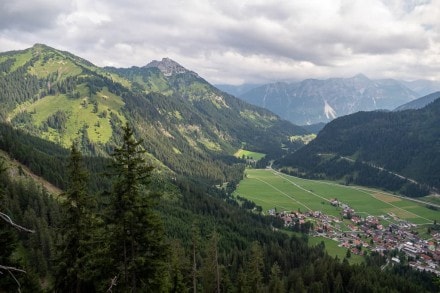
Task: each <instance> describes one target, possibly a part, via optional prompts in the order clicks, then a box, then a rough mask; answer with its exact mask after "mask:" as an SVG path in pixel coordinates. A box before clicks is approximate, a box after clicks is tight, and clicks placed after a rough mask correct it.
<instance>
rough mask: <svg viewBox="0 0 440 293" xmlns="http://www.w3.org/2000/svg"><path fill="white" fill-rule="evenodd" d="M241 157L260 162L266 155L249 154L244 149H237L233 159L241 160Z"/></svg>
mask: <svg viewBox="0 0 440 293" xmlns="http://www.w3.org/2000/svg"><path fill="white" fill-rule="evenodd" d="M243 156H245V157H246V158H247V157H249V158H250V159H254V160H257V161H258V160H261V159H262V158H264V157H265V156H266V154H262V153H257V152H251V151H247V150H244V149H239V150H238V151H236V152H235V154H234V157H237V158H242V157H243Z"/></svg>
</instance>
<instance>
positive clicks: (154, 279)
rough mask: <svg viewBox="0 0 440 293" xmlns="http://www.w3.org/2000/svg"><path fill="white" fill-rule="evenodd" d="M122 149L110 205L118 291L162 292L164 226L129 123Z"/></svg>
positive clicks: (116, 162) (117, 156)
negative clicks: (155, 209)
mask: <svg viewBox="0 0 440 293" xmlns="http://www.w3.org/2000/svg"><path fill="white" fill-rule="evenodd" d="M122 130H123V140H122V146H120V147H119V148H116V149H115V151H114V153H113V154H112V157H113V164H112V170H113V173H112V175H113V177H114V181H113V190H112V196H111V203H110V214H109V223H108V224H109V228H110V239H111V241H110V251H111V257H112V258H113V262H114V264H113V266H114V270H115V271H116V272H115V275H117V276H118V283H117V286H116V287H117V288H118V290H119V291H121V292H138V291H142V292H146V291H158V290H160V289H161V286H162V281H163V279H165V278H164V274H165V258H166V245H165V243H164V230H163V226H162V222H161V220H160V218H159V216H158V215H157V213H156V212H155V211H154V209H153V208H154V206H155V204H156V203H157V198H158V194H156V193H153V192H150V191H148V189H147V183H148V178H149V177H150V175H151V172H152V170H153V167H152V166H148V165H146V163H145V159H144V153H145V151H144V150H141V146H140V144H141V141H136V139H135V138H134V133H133V130H132V129H131V128H130V126H129V125H128V123H127V124H126V126H125V127H123V128H122Z"/></svg>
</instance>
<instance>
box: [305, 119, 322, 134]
mask: <svg viewBox="0 0 440 293" xmlns="http://www.w3.org/2000/svg"><path fill="white" fill-rule="evenodd" d="M324 126H325V123H324V122H320V123H316V124H310V125H301V127H302V128H304V129H305V130H307V131H308V132H310V133H315V134H317V133H318V132H320V131H321V130H322V129H323V128H324Z"/></svg>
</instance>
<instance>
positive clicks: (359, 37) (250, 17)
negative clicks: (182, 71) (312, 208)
mask: <svg viewBox="0 0 440 293" xmlns="http://www.w3.org/2000/svg"><path fill="white" fill-rule="evenodd" d="M35 43H42V44H46V45H48V46H51V47H54V48H56V49H60V50H66V51H69V52H71V53H73V54H75V55H78V56H80V57H82V58H85V59H87V60H89V61H90V62H92V63H94V64H95V65H98V66H116V67H131V66H144V65H146V64H148V63H149V62H150V61H152V60H161V59H162V58H163V57H169V58H171V59H173V60H175V61H176V62H178V63H179V64H181V65H182V66H184V67H186V68H187V69H190V70H192V71H195V72H197V73H198V74H199V75H200V76H201V77H203V78H205V79H206V80H208V81H209V82H211V83H213V84H234V85H240V84H243V83H256V84H261V83H267V82H274V81H298V80H303V79H306V78H318V79H325V78H330V77H351V76H354V75H356V74H358V73H363V74H365V75H367V76H368V77H370V78H375V79H377V78H395V79H403V80H408V81H409V80H415V79H430V80H440V0H405V1H404V0H253V1H248V0H239V1H237V0H31V1H29V0H13V1H12V0H0V52H4V51H10V50H21V49H25V48H29V47H31V46H32V45H33V44H35Z"/></svg>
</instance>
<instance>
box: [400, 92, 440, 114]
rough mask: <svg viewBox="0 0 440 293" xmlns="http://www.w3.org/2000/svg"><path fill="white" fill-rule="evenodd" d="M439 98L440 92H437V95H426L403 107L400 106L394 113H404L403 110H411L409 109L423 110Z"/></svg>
mask: <svg viewBox="0 0 440 293" xmlns="http://www.w3.org/2000/svg"><path fill="white" fill-rule="evenodd" d="M438 98H440V92H435V93H432V94H429V95H426V96H424V97H421V98H418V99H416V100H413V101H411V102H409V103H406V104H404V105H402V106H399V107H397V108H396V109H394V111H403V110H409V109H413V110H415V109H421V108H423V107H425V106H426V105H428V104H430V103H432V102H434V101H435V100H437V99H438Z"/></svg>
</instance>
